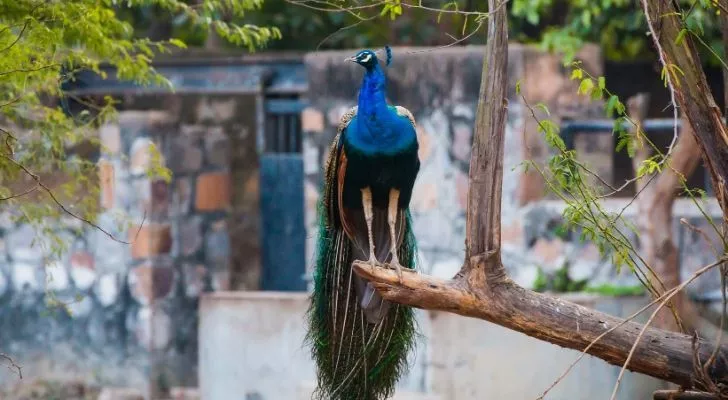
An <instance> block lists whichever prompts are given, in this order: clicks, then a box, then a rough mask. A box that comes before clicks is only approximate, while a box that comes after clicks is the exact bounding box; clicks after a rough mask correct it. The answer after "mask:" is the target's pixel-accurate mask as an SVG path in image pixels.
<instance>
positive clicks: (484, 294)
mask: <svg viewBox="0 0 728 400" xmlns="http://www.w3.org/2000/svg"><path fill="white" fill-rule="evenodd" d="M488 5H489V8H490V9H491V10H496V11H495V12H493V13H491V14H490V18H489V20H488V43H487V45H486V57H485V63H484V66H483V75H482V82H481V91H480V102H479V104H478V113H477V117H476V124H477V125H476V127H475V137H474V140H473V149H472V158H471V164H470V165H471V167H470V189H469V194H468V212H467V257H466V259H465V263H464V266H463V268H462V270H461V271H460V272H459V273H458V275H457V276H456V277H455V278H454V279H453V280H450V281H445V280H441V279H436V278H433V277H429V276H424V275H418V274H416V273H412V272H408V273H405V274H404V276H403V278H402V280H401V281H400V280H399V279H398V277H397V274H396V273H395V272H394V271H392V270H389V269H387V268H386V266H384V267H382V266H376V267H370V266H369V265H364V264H359V263H355V264H354V266H353V267H354V271H355V272H356V273H357V274H359V275H360V276H362V277H364V278H365V279H367V280H368V281H370V282H372V283H373V284H374V285H375V287H376V288H377V289H378V290H379V292H380V293H381V294H382V296H383V297H384V298H385V299H387V300H389V301H394V302H398V303H402V304H407V305H410V306H413V307H419V308H424V309H432V310H443V311H449V312H453V313H457V314H460V315H463V316H469V317H474V318H480V319H484V320H487V321H490V322H493V323H496V324H498V325H501V326H504V327H506V328H509V329H512V330H515V331H518V332H522V333H525V334H527V335H529V336H532V337H535V338H538V339H541V340H545V341H548V342H551V343H554V344H557V345H560V346H564V347H568V348H572V349H576V350H582V351H586V352H587V353H588V354H591V355H594V356H596V357H599V358H601V359H603V360H605V361H607V362H609V363H611V364H615V365H622V364H623V363H624V362H625V361H626V360H627V358H628V354H629V353H630V350H631V349H632V347H633V345H635V343H637V339H638V338H639V337H641V340H640V341H639V342H638V343H637V345H636V346H635V347H634V353H633V354H632V355H631V362H630V364H629V365H628V368H629V369H631V370H633V371H637V372H641V373H644V374H647V375H651V376H654V377H657V378H660V379H665V380H668V381H671V382H674V383H677V384H679V385H683V386H686V387H692V386H693V384H694V383H693V377H692V374H693V372H694V368H693V367H694V364H693V361H694V357H695V358H697V360H698V361H700V362H701V363H702V362H704V361H705V360H707V359H708V358H709V357H710V354H711V352H712V350H713V348H714V347H713V346H712V345H711V344H710V343H707V342H703V341H702V340H699V341H698V344H699V346H697V348H698V353H697V354H694V352H693V340H694V339H693V338H692V337H690V336H687V335H683V334H680V333H674V332H668V331H664V330H659V329H653V328H648V329H645V330H644V332H642V330H643V328H644V326H643V325H640V324H637V323H634V322H626V321H624V320H621V319H619V318H615V317H612V316H609V315H607V314H604V313H600V312H597V311H594V310H591V309H589V308H586V307H582V306H579V305H576V304H573V303H570V302H567V301H564V300H561V299H558V298H555V297H552V296H548V295H544V294H539V293H535V292H532V291H529V290H526V289H524V288H522V287H519V286H518V285H516V284H515V283H513V282H512V281H511V280H510V279H509V278H508V277H507V276H506V275H505V269H504V267H503V265H502V263H501V258H500V240H501V236H500V218H501V213H500V211H501V194H502V173H503V150H504V149H503V140H504V134H505V118H506V100H505V99H506V98H505V96H506V93H505V85H506V82H507V79H506V78H507V76H506V71H507V70H506V66H507V41H508V40H507V39H508V37H507V21H506V18H507V12H506V10H505V8H496V0H489V1H488ZM691 122H692V123H693V126H695V122H694V121H692V120H691ZM696 129H697V128H696ZM701 129H703V127H701ZM702 133H703V134H706V132H702ZM727 137H728V136H727ZM725 160H726V163H728V157H726V158H725ZM725 171H727V172H728V169H726V170H725ZM721 261H722V260H721ZM714 265H717V263H716V264H714ZM714 265H711V266H707V267H705V268H704V269H703V270H708V269H709V268H712V267H713V266H714ZM682 287H683V285H681V288H682ZM668 293H669V294H670V295H672V294H673V293H675V291H669V292H668ZM640 335H641V336H640ZM720 349H721V351H723V352H728V346H721V348H720ZM727 372H728V370H727V369H726V365H725V362H724V361H723V360H721V362H720V363H717V364H716V365H714V366H713V367H712V369H711V370H710V375H711V377H713V378H715V380H716V381H719V382H728V374H727Z"/></svg>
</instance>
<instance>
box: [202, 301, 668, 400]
mask: <svg viewBox="0 0 728 400" xmlns="http://www.w3.org/2000/svg"><path fill="white" fill-rule="evenodd" d="M567 299H568V300H571V301H575V302H577V303H580V304H582V305H586V306H588V307H592V308H595V309H598V310H600V311H604V312H607V313H610V314H612V315H616V316H622V317H625V316H628V315H630V314H632V313H633V312H635V311H637V310H638V309H639V308H640V307H641V306H642V305H644V304H645V300H644V299H642V298H620V299H614V298H601V297H584V296H579V297H575V296H570V297H567ZM307 306H308V298H307V296H306V295H303V294H283V293H271V292H269V293H230V292H228V293H214V294H207V295H205V296H203V298H202V301H201V305H200V311H201V314H200V370H199V371H200V394H201V396H202V399H205V400H228V399H256V400H273V399H300V400H304V399H310V398H311V391H312V390H313V387H314V383H315V369H314V366H313V362H312V361H311V358H310V356H309V354H310V353H309V349H308V348H307V347H306V346H304V342H303V339H304V335H305V329H306V325H305V321H304V312H305V310H306V308H307ZM418 318H419V324H420V332H421V333H422V337H423V339H422V340H421V341H420V342H419V344H418V347H417V355H416V357H414V358H412V359H411V360H410V362H411V363H412V366H413V367H412V370H411V371H410V374H409V375H408V376H406V377H405V378H404V379H402V381H401V382H400V383H399V386H398V390H397V393H396V394H395V396H394V397H393V399H394V400H405V399H411V400H415V399H417V400H453V399H457V400H468V399H535V398H536V397H538V396H539V395H540V394H541V393H542V392H543V391H544V390H545V389H546V388H547V387H548V386H549V385H550V384H551V383H552V382H553V381H554V380H555V379H556V378H558V377H559V375H560V374H562V373H563V372H564V371H565V370H566V368H567V367H568V366H569V365H570V364H571V363H572V362H573V361H574V360H575V359H576V357H578V355H579V353H578V352H576V351H572V350H564V349H562V348H560V347H558V346H555V345H552V344H549V343H545V342H541V341H539V340H537V339H533V338H530V337H528V336H525V335H523V334H520V333H516V332H513V331H509V330H507V329H505V328H501V327H499V326H497V325H494V324H491V323H489V322H485V321H481V320H476V319H471V318H465V317H461V316H458V315H455V314H450V313H445V312H436V311H428V312H419V313H418ZM643 320H644V319H643ZM618 374H619V368H618V367H614V366H610V365H608V364H606V363H604V362H603V361H601V360H599V359H595V358H593V357H590V356H587V357H585V358H584V359H583V360H582V361H581V362H580V363H579V364H578V365H577V367H576V368H575V369H574V370H573V371H572V372H571V374H570V375H569V376H568V377H567V378H566V379H564V380H563V381H562V382H561V383H560V384H559V385H558V386H556V388H555V389H553V391H552V392H551V394H550V395H549V396H548V397H547V398H549V399H574V400H582V399H583V400H591V399H601V398H607V397H608V396H609V395H610V394H611V392H612V389H613V385H614V383H615V381H616V378H617V375H618ZM620 387H621V389H620V392H619V397H618V399H621V400H633V399H649V398H651V396H652V392H653V391H654V390H657V389H660V388H662V383H661V382H660V381H658V380H655V379H652V378H648V377H644V376H641V375H638V374H632V373H627V374H626V375H625V377H624V379H623V381H622V384H621V385H620Z"/></svg>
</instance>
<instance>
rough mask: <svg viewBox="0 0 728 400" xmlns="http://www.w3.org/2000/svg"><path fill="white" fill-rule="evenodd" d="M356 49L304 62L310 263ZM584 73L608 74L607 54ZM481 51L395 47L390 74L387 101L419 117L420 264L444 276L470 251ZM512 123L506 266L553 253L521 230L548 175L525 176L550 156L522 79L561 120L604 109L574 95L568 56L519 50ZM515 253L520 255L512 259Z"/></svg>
mask: <svg viewBox="0 0 728 400" xmlns="http://www.w3.org/2000/svg"><path fill="white" fill-rule="evenodd" d="M349 53H351V52H322V53H316V54H311V55H309V56H308V57H307V58H306V61H305V62H306V68H307V72H308V79H309V92H308V100H309V103H310V108H308V109H306V110H305V111H304V112H303V113H302V123H303V129H304V131H305V132H304V135H305V137H304V162H305V165H306V210H307V226H308V228H309V232H311V233H310V234H309V246H308V250H309V255H308V257H307V259H309V260H312V256H313V254H312V251H313V248H314V246H313V241H314V238H315V234H314V233H315V230H316V225H315V224H316V218H315V215H316V214H315V213H316V207H315V204H316V202H317V201H318V194H319V192H318V188H319V185H320V182H321V166H322V163H323V162H324V160H325V157H326V151H327V149H328V144H329V143H330V141H331V139H332V138H333V136H334V134H335V130H336V125H337V124H338V120H339V118H340V116H341V115H342V113H343V112H344V111H345V110H347V109H348V108H349V107H351V106H353V105H355V104H356V96H357V89H358V87H359V84H360V81H361V76H362V71H361V67H359V66H356V65H350V64H349V63H346V64H345V63H343V62H342V61H341V60H343V59H344V57H345V56H346V55H348V54H349ZM581 57H582V59H583V60H584V63H585V67H586V68H587V69H588V70H590V71H591V72H592V73H594V74H597V75H598V74H599V73H600V71H601V59H600V54H599V52H598V51H596V50H595V49H594V48H587V50H585V51H584V52H583V53H582V54H581ZM482 63H483V48H482V47H458V48H449V49H442V50H434V51H429V52H423V51H417V52H410V51H409V50H408V49H406V48H395V49H394V61H393V64H392V66H391V67H390V68H388V69H387V70H386V73H387V77H388V85H389V86H388V88H389V89H388V90H389V91H388V94H389V101H390V102H392V103H393V104H398V105H402V106H405V107H407V108H408V109H409V110H410V111H412V113H413V114H414V116H415V118H416V120H417V132H418V139H419V142H420V160H421V169H420V174H419V176H418V178H417V182H416V184H415V188H414V194H413V199H412V203H411V211H412V215H413V221H414V229H415V234H416V237H417V240H418V247H419V249H420V257H421V261H422V263H421V267H422V268H423V270H424V271H426V272H428V273H431V274H435V275H438V276H447V277H449V276H452V275H453V274H454V273H455V272H456V271H457V268H459V266H460V263H461V262H462V259H463V255H464V244H465V237H464V232H465V207H466V202H467V189H468V166H469V161H470V147H471V143H472V134H473V123H474V117H475V115H474V112H475V109H476V105H477V101H478V91H479V85H480V74H481V69H482ZM508 74H509V80H508V83H507V84H508V92H507V93H508V101H509V102H508V118H507V123H506V133H505V136H506V140H505V160H504V174H505V176H504V179H503V228H504V231H503V241H504V245H505V248H506V249H504V250H506V254H505V263H506V265H507V266H509V267H510V266H513V265H516V264H518V261H519V259H518V257H521V256H529V255H531V253H533V256H534V257H541V258H544V257H546V258H547V257H550V254H542V251H541V248H540V247H536V248H535V249H531V248H529V247H527V246H524V243H523V242H524V236H525V235H526V234H530V232H529V230H528V229H525V228H524V226H523V209H522V207H521V205H522V204H525V203H527V202H529V201H531V200H534V199H538V198H541V197H542V196H543V193H544V189H543V184H542V183H541V181H540V178H539V179H537V178H536V177H535V176H533V174H524V173H523V172H522V168H520V167H519V164H520V163H521V162H522V161H523V160H525V159H536V160H543V159H545V157H546V156H547V153H548V150H547V149H546V148H545V146H544V144H543V140H541V138H540V135H539V134H538V133H537V132H536V128H537V127H536V123H535V122H534V121H532V119H531V118H530V110H529V109H528V108H526V107H525V106H524V104H523V101H522V100H521V98H520V96H519V95H517V94H516V90H515V87H516V82H518V81H521V82H522V83H521V87H522V89H523V92H524V94H525V96H526V98H527V99H528V101H529V103H533V104H536V103H538V102H542V103H544V104H546V105H547V106H548V107H549V108H550V109H551V110H552V112H553V114H554V115H556V116H568V117H572V118H579V117H581V118H586V117H589V116H592V115H594V114H596V113H597V112H598V105H590V104H588V103H587V102H586V101H585V99H584V98H583V97H578V96H576V86H575V85H576V83H575V82H573V81H570V80H569V79H568V76H567V75H566V71H565V70H564V68H562V67H561V63H560V58H559V57H557V56H551V55H548V54H545V53H542V52H540V51H537V50H535V49H534V48H530V47H526V46H521V45H516V44H512V45H510V47H509V63H508ZM509 250H513V252H515V253H516V254H513V255H511V252H510V251H509Z"/></svg>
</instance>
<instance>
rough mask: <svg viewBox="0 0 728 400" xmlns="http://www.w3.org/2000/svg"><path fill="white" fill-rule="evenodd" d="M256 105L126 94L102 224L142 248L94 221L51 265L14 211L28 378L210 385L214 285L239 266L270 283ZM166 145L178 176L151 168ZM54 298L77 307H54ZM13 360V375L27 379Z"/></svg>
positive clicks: (4, 314)
mask: <svg viewBox="0 0 728 400" xmlns="http://www.w3.org/2000/svg"><path fill="white" fill-rule="evenodd" d="M254 109H255V98H254V97H252V96H234V97H233V96H200V95H196V96H187V95H178V96H172V95H168V96H154V97H151V96H135V97H131V98H127V99H126V101H125V102H124V103H123V110H124V111H122V112H121V113H120V115H119V119H118V122H117V123H113V124H109V125H106V126H104V127H103V128H102V129H101V131H100V137H101V141H102V144H103V146H104V150H103V151H102V156H101V159H100V162H99V165H100V168H99V170H100V174H101V182H102V190H101V204H102V207H103V212H102V213H101V215H99V219H98V220H99V222H98V223H99V225H100V226H102V227H103V228H105V229H107V230H109V231H110V232H111V233H113V234H114V235H116V236H117V237H119V238H121V239H123V240H129V241H130V242H131V245H127V244H123V243H120V242H116V241H114V240H111V239H110V238H108V237H106V236H105V235H104V234H103V233H101V232H99V231H97V230H94V229H86V230H85V232H86V233H85V234H83V235H81V236H77V237H74V236H71V235H70V233H69V239H68V240H69V243H72V246H71V250H70V252H69V253H68V254H66V255H64V257H63V258H62V259H61V260H59V261H57V262H53V263H52V265H44V263H45V262H46V261H45V260H44V253H43V251H42V249H38V248H37V246H36V247H35V248H31V243H32V240H33V238H34V232H33V230H32V229H31V228H30V227H29V226H27V225H26V226H14V225H12V224H9V223H8V222H7V221H5V222H4V226H3V232H2V233H4V241H3V242H2V243H3V244H4V246H3V247H2V253H0V321H3V322H4V324H3V327H4V328H3V329H2V330H0V342H1V343H3V345H2V352H5V353H8V354H11V355H13V356H14V357H16V359H17V361H18V362H19V363H20V364H21V365H22V366H23V369H24V375H25V378H26V379H30V380H32V379H34V378H37V377H39V378H43V379H81V380H85V381H92V382H96V383H100V384H110V385H115V386H118V385H122V386H123V385H127V386H131V387H136V388H144V387H147V385H148V383H149V382H152V383H153V384H152V385H151V387H157V388H162V389H164V388H168V387H171V386H178V385H184V386H194V385H196V381H197V315H198V313H197V305H198V298H199V296H200V294H201V293H203V292H208V291H217V290H228V289H229V288H230V281H231V272H236V273H237V274H238V286H239V287H245V288H251V289H254V288H256V287H257V284H258V276H259V274H260V271H259V270H260V265H259V257H258V255H259V248H258V246H259V245H258V238H259V234H258V229H259V213H258V211H257V210H258V193H257V177H258V161H257V154H256V151H255V138H256V135H255V123H254V121H255V114H254V112H252V111H251V110H254ZM152 144H153V145H155V146H156V148H157V149H159V151H160V153H161V155H162V162H163V163H164V164H165V165H166V166H167V167H169V168H170V169H171V171H172V174H173V178H172V180H171V182H169V183H166V182H165V181H163V180H160V179H156V178H154V177H150V176H149V175H148V174H147V170H148V166H149V165H150V161H151V159H152V158H153V152H151V151H150V146H151V145H152ZM232 180H235V182H238V183H239V184H238V185H235V189H233V185H231V181H232ZM118 222H122V225H124V223H130V224H131V227H130V228H129V229H126V228H124V227H119V226H118V225H119V224H118ZM69 223H71V224H74V225H76V226H77V225H78V221H70V222H69ZM140 225H141V227H140ZM69 232H70V231H69ZM5 243H7V244H6V245H5ZM231 243H235V246H231ZM76 296H78V298H76ZM54 297H57V298H58V299H59V300H61V301H66V302H69V308H70V311H71V314H70V315H69V314H67V313H65V312H64V311H63V310H61V309H49V308H48V307H47V306H46V304H45V303H46V302H47V301H48V300H49V299H52V298H54ZM3 371H4V372H1V373H0V382H2V384H6V383H12V382H14V379H15V377H14V375H13V374H12V372H10V371H8V370H6V369H3Z"/></svg>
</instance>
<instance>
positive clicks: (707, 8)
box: [511, 0, 723, 65]
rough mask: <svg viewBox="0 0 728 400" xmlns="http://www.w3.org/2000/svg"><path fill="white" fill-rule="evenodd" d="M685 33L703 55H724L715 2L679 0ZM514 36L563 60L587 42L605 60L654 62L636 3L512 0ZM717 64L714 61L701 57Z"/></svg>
mask: <svg viewBox="0 0 728 400" xmlns="http://www.w3.org/2000/svg"><path fill="white" fill-rule="evenodd" d="M678 3H679V4H680V5H681V6H682V7H683V12H682V19H683V22H684V24H685V30H686V32H690V33H691V34H692V35H694V36H696V37H699V38H701V39H700V40H702V41H703V42H704V46H703V47H702V48H701V50H702V51H703V52H704V53H705V54H711V55H712V54H713V53H715V54H717V55H722V54H723V45H722V41H721V36H720V29H719V25H718V18H717V17H716V15H717V14H718V9H717V7H716V4H715V1H713V0H680V1H678ZM511 13H512V15H513V16H514V17H516V22H515V24H516V25H515V27H516V31H515V32H513V36H514V37H515V38H517V39H519V40H522V41H526V42H534V41H535V42H539V43H541V44H542V45H543V46H544V47H545V48H547V49H549V50H553V51H559V52H563V53H564V54H565V59H566V61H571V60H573V57H574V55H575V53H576V52H577V51H578V50H579V48H581V46H582V45H583V44H584V43H586V42H593V43H598V44H600V45H601V47H602V51H603V52H604V55H605V57H606V58H607V59H609V60H614V61H624V60H635V59H643V60H652V59H654V57H655V54H654V52H653V51H652V44H651V43H652V39H651V38H650V37H649V36H646V35H645V32H647V23H646V21H645V18H644V14H643V13H642V10H641V9H640V8H639V2H636V1H632V0H513V5H512V8H511ZM705 59H706V60H708V61H709V62H710V63H712V64H714V65H717V64H718V63H719V61H718V59H716V58H715V57H707V58H705Z"/></svg>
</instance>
